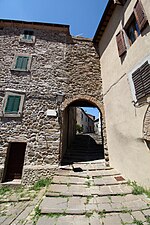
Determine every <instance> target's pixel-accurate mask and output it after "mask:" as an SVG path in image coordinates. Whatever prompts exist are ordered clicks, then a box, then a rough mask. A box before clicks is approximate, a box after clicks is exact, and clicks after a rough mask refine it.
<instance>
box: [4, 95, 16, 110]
mask: <svg viewBox="0 0 150 225" xmlns="http://www.w3.org/2000/svg"><path fill="white" fill-rule="evenodd" d="M14 97H15V96H10V95H9V96H8V99H7V104H6V108H5V112H11V111H12V108H13V102H14Z"/></svg>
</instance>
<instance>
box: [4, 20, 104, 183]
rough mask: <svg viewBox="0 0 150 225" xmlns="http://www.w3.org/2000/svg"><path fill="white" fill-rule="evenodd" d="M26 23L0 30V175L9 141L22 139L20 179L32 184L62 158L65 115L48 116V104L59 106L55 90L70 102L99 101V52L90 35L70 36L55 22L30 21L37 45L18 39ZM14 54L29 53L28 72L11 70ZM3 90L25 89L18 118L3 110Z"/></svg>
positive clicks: (49, 105)
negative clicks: (6, 113) (23, 148)
mask: <svg viewBox="0 0 150 225" xmlns="http://www.w3.org/2000/svg"><path fill="white" fill-rule="evenodd" d="M1 25H2V23H1ZM5 25H7V23H6V24H4V27H5ZM26 26H27V25H25V24H22V25H19V26H18V24H15V23H14V24H13V23H12V24H11V25H10V26H6V27H5V28H4V30H0V52H1V54H0V62H1V71H0V78H1V80H0V114H1V115H0V174H1V177H0V179H2V176H3V171H4V166H5V158H6V155H7V149H8V145H9V143H11V142H26V143H27V147H26V152H25V160H24V167H23V175H22V181H23V183H24V184H29V183H30V184H31V183H34V182H35V181H36V180H38V179H39V178H41V177H45V176H50V174H51V172H52V171H53V170H54V169H55V168H56V167H57V165H58V163H59V162H60V158H61V157H62V155H61V149H60V148H61V146H62V140H63V138H62V135H63V134H62V133H63V126H65V120H61V119H60V118H58V117H57V116H56V117H55V116H54V117H52V116H47V115H46V111H47V110H48V109H53V110H57V108H58V106H57V104H56V93H58V92H59V91H61V92H63V93H64V96H65V98H64V100H65V101H70V102H71V100H72V99H73V98H74V97H77V98H79V99H81V98H82V99H85V100H86V99H87V98H88V99H90V101H92V99H94V101H95V102H98V103H101V105H103V96H102V81H101V78H100V67H99V56H98V54H97V52H96V50H95V48H94V46H93V43H92V42H91V40H88V39H78V38H72V37H71V36H70V35H69V33H67V32H66V31H64V30H63V29H61V28H60V27H59V26H58V27H57V26H56V27H54V28H55V29H54V28H52V29H50V28H48V27H45V28H44V26H41V27H40V26H38V25H36V26H34V25H33V30H34V33H35V36H36V42H35V44H27V43H19V36H20V34H21V33H22V32H23V30H24V28H26ZM31 28H32V25H30V29H31ZM16 53H28V54H30V55H31V56H32V62H31V70H30V72H21V73H20V72H17V71H11V65H12V63H13V59H14V56H15V54H16ZM95 84H96V87H97V89H96V90H95ZM6 89H7V90H12V89H13V90H19V91H21V92H23V93H25V101H24V104H23V114H22V116H21V117H20V118H4V117H3V115H2V110H3V105H4V96H5V92H6ZM79 93H80V97H79ZM60 111H61V112H60V115H61V116H63V115H62V114H63V112H64V111H65V109H62V108H61V105H60ZM104 128H105V126H104ZM105 149H107V144H106V138H105ZM107 157H108V152H107Z"/></svg>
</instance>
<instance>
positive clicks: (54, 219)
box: [0, 160, 150, 225]
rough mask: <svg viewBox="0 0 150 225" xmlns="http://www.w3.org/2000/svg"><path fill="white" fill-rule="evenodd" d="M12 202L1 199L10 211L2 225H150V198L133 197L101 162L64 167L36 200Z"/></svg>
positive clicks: (129, 190)
mask: <svg viewBox="0 0 150 225" xmlns="http://www.w3.org/2000/svg"><path fill="white" fill-rule="evenodd" d="M12 197H13V196H12ZM12 200H13V199H12ZM12 200H11V201H10V202H6V200H5V202H4V200H3V201H2V200H1V209H2V210H1V211H2V212H3V214H4V212H6V211H7V213H6V214H4V215H3V214H2V213H1V217H0V224H2V225H4V224H5V225H9V224H13V225H15V224H17V225H18V224H19V225H20V224H26V225H31V224H37V225H76V224H78V225H79V224H81V225H99V224H100V225H109V224H110V225H119V224H120V225H121V224H123V225H125V224H138V225H142V224H143V225H150V199H148V198H147V197H146V196H145V195H133V194H132V187H130V186H129V185H128V184H127V182H126V180H124V178H123V177H122V176H121V175H120V174H119V173H118V172H117V171H116V170H115V169H113V168H110V167H105V165H104V162H103V161H101V160H100V161H93V162H88V163H78V164H73V166H63V167H60V168H59V169H58V170H57V171H56V173H55V175H54V177H53V183H52V184H51V185H50V186H49V187H48V188H47V189H42V190H41V191H40V192H39V194H38V195H37V196H36V197H35V198H34V200H33V201H31V200H30V199H29V200H28V201H27V198H24V199H23V198H22V199H20V201H19V200H18V202H15V201H14V202H12ZM21 200H22V201H21ZM6 209H7V210H6ZM33 221H34V222H33Z"/></svg>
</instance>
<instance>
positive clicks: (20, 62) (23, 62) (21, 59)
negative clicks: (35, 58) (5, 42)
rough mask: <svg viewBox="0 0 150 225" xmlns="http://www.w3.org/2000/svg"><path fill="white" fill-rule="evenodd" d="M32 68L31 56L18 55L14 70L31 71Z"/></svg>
mask: <svg viewBox="0 0 150 225" xmlns="http://www.w3.org/2000/svg"><path fill="white" fill-rule="evenodd" d="M30 66H31V56H29V55H27V54H18V55H16V56H15V58H14V61H13V64H12V68H11V69H12V70H17V71H29V70H30Z"/></svg>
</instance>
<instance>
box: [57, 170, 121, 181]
mask: <svg viewBox="0 0 150 225" xmlns="http://www.w3.org/2000/svg"><path fill="white" fill-rule="evenodd" d="M76 168H80V167H76ZM55 175H56V176H64V177H67V178H68V177H85V178H87V177H93V178H97V177H98V178H99V177H101V176H103V177H105V176H119V175H120V173H118V171H116V170H115V169H105V170H94V171H93V170H89V171H86V170H83V172H74V171H73V170H64V169H60V170H58V171H56V172H55ZM67 178H66V179H67Z"/></svg>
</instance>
